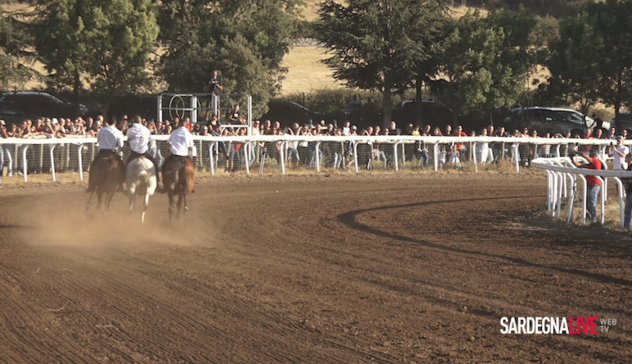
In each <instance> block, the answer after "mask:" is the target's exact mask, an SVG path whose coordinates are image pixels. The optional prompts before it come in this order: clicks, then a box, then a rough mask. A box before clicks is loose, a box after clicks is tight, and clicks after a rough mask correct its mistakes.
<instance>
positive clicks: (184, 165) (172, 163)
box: [162, 157, 195, 192]
mask: <svg viewBox="0 0 632 364" xmlns="http://www.w3.org/2000/svg"><path fill="white" fill-rule="evenodd" d="M162 175H163V183H164V184H165V188H166V189H167V190H169V191H174V192H182V191H187V192H193V187H194V185H195V167H194V166H193V162H191V160H190V159H189V158H186V157H173V158H169V159H167V162H166V163H165V166H164V169H163V172H162Z"/></svg>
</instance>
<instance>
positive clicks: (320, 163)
mask: <svg viewBox="0 0 632 364" xmlns="http://www.w3.org/2000/svg"><path fill="white" fill-rule="evenodd" d="M168 137H169V136H168V135H156V136H153V137H152V138H153V140H154V141H155V145H153V148H152V149H153V150H152V152H153V153H155V154H156V158H157V159H160V160H162V159H163V158H164V156H167V155H168V154H169V146H168V145H167V143H166V141H167V139H168ZM193 138H194V141H195V145H196V155H195V161H196V164H197V166H198V167H204V168H208V169H209V170H210V171H211V173H212V174H215V172H216V170H217V166H218V162H219V161H220V160H221V161H222V162H227V161H228V160H229V159H230V161H231V162H232V161H233V158H234V160H235V161H236V162H238V164H239V166H240V167H241V168H242V169H244V170H245V171H246V172H247V173H250V172H251V168H252V167H258V170H259V173H260V174H261V173H264V171H265V170H266V169H268V170H269V169H270V168H276V169H278V170H279V171H280V172H281V173H283V174H285V173H286V164H287V163H288V162H290V161H292V160H293V159H294V160H295V159H296V158H299V159H300V161H301V164H302V165H305V166H308V167H309V168H313V169H314V170H315V171H317V172H320V170H321V168H323V167H326V168H343V167H345V166H348V167H349V168H354V169H355V171H356V172H357V173H359V172H360V171H361V170H372V169H378V166H379V167H380V168H387V169H392V170H395V171H398V170H399V169H400V165H401V164H402V163H406V162H410V161H411V160H412V161H418V162H419V163H418V165H419V166H420V167H422V168H423V167H426V166H427V167H428V168H431V167H432V166H434V170H435V171H438V170H439V169H440V168H441V167H442V164H444V163H446V162H447V161H446V158H449V154H450V152H451V150H452V147H453V146H455V145H460V144H462V145H464V146H465V148H464V150H463V153H464V154H463V155H461V160H468V161H471V162H473V163H474V168H475V170H476V171H478V167H479V166H480V164H481V161H480V160H477V159H480V156H481V154H480V153H478V152H477V151H479V150H482V149H488V150H489V153H487V154H488V157H487V158H488V160H486V162H493V161H495V160H498V159H505V160H508V161H511V163H513V164H514V165H515V169H516V171H517V172H520V168H521V165H524V164H525V162H526V161H530V160H531V159H535V160H537V158H538V157H542V156H544V157H555V158H561V157H564V156H566V155H567V154H568V153H569V152H570V151H574V150H576V149H577V148H582V146H586V147H588V148H598V149H599V151H600V153H601V154H605V151H606V148H607V146H608V145H609V144H610V143H611V141H610V140H597V139H563V138H552V139H546V138H513V137H512V138H505V137H418V136H409V135H402V136H291V135H262V136H231V137H214V136H194V137H193ZM237 145H239V146H243V147H242V148H239V149H237V148H236V146H237ZM0 148H2V152H1V153H0V155H1V156H2V157H3V158H4V166H9V165H10V166H11V167H10V168H9V169H10V170H11V171H13V170H19V172H20V173H21V174H22V175H23V178H24V181H27V180H28V177H27V176H28V174H29V173H50V174H51V176H52V179H53V180H56V173H58V172H68V171H70V172H75V173H78V174H79V178H80V179H82V180H83V178H84V175H83V174H84V172H85V171H87V168H88V166H89V164H90V163H91V162H92V160H93V159H94V156H95V155H96V153H97V152H98V145H97V144H96V138H84V137H66V138H49V139H36V138H33V139H16V138H7V139H0ZM294 149H297V151H296V152H295V151H294ZM293 154H295V155H294V156H293ZM121 155H122V157H124V158H126V156H127V155H129V149H128V147H127V145H126V147H124V148H123V150H122V151H121ZM490 155H491V156H492V157H491V158H490ZM446 156H447V157H446ZM0 163H2V160H0ZM17 166H19V168H17ZM275 172H276V171H275Z"/></svg>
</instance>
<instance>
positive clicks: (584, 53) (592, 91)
mask: <svg viewBox="0 0 632 364" xmlns="http://www.w3.org/2000/svg"><path fill="white" fill-rule="evenodd" d="M604 46H605V44H604V41H603V38H602V37H601V36H600V35H599V34H598V32H597V31H596V30H595V28H594V26H593V24H592V21H591V19H590V17H589V16H588V14H587V13H585V12H584V13H581V14H579V15H577V16H576V17H573V18H566V19H563V20H562V21H561V22H560V37H559V39H558V40H557V41H555V42H553V43H552V44H551V45H550V47H549V49H550V52H551V53H550V56H549V58H548V60H547V61H546V64H545V65H546V66H547V67H548V69H549V71H550V72H551V77H550V78H549V81H548V87H549V88H551V89H553V90H555V91H556V93H558V94H561V95H563V96H564V97H565V98H566V100H567V102H569V103H571V104H574V103H579V104H580V109H581V112H582V113H583V114H584V115H585V114H587V113H588V110H589V108H590V107H591V106H592V105H593V104H594V103H595V102H597V101H598V100H599V99H600V95H599V92H598V89H599V84H600V78H601V77H600V73H601V68H602V66H601V62H602V60H601V59H600V58H598V57H595V54H599V53H601V52H603V51H604Z"/></svg>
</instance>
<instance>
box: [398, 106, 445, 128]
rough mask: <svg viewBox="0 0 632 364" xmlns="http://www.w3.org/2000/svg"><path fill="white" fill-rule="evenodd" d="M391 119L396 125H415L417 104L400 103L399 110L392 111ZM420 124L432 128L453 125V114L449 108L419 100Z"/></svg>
mask: <svg viewBox="0 0 632 364" xmlns="http://www.w3.org/2000/svg"><path fill="white" fill-rule="evenodd" d="M393 119H394V120H396V121H397V123H398V125H402V126H404V125H408V124H413V125H414V124H417V102H416V100H407V101H404V102H402V107H401V109H396V110H393ZM421 122H422V123H423V124H430V125H433V126H440V127H442V126H443V125H452V124H454V112H453V111H452V109H450V108H449V107H447V106H445V105H443V104H441V103H439V102H435V101H434V100H421Z"/></svg>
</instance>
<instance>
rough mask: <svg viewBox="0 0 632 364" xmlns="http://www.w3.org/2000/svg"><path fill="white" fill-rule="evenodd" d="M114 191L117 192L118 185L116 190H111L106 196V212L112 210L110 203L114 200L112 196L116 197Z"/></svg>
mask: <svg viewBox="0 0 632 364" xmlns="http://www.w3.org/2000/svg"><path fill="white" fill-rule="evenodd" d="M114 192H116V187H115V190H114V191H109V192H108V193H107V195H106V196H105V212H109V211H110V203H111V202H112V197H114Z"/></svg>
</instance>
